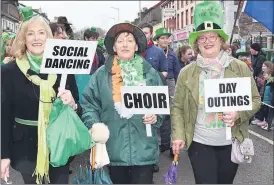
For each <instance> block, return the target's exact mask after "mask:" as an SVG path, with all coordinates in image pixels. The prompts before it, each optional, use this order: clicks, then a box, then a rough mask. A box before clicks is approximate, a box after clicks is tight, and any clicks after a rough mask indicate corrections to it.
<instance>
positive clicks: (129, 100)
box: [121, 86, 170, 115]
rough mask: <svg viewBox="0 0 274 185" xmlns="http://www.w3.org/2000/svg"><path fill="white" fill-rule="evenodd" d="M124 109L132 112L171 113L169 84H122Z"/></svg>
mask: <svg viewBox="0 0 274 185" xmlns="http://www.w3.org/2000/svg"><path fill="white" fill-rule="evenodd" d="M121 95H122V111H130V112H131V113H132V114H144V115H146V114H164V115H169V114H170V108H169V95H168V87H167V86H122V87H121Z"/></svg>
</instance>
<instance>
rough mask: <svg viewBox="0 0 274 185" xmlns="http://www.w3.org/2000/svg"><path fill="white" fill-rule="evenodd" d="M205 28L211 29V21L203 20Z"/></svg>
mask: <svg viewBox="0 0 274 185" xmlns="http://www.w3.org/2000/svg"><path fill="white" fill-rule="evenodd" d="M204 26H205V30H213V22H211V21H205V22H204Z"/></svg>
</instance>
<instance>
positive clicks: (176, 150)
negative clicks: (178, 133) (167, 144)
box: [172, 140, 185, 155]
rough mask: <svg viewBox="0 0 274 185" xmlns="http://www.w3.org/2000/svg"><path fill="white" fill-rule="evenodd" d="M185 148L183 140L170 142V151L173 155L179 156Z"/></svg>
mask: <svg viewBox="0 0 274 185" xmlns="http://www.w3.org/2000/svg"><path fill="white" fill-rule="evenodd" d="M184 146H185V141H184V140H175V141H172V150H173V154H174V155H175V154H179V153H180V150H181V149H183V148H184Z"/></svg>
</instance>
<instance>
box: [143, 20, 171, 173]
mask: <svg viewBox="0 0 274 185" xmlns="http://www.w3.org/2000/svg"><path fill="white" fill-rule="evenodd" d="M139 27H140V28H141V29H142V31H143V32H144V34H145V35H146V38H147V49H146V50H145V51H144V52H143V53H142V56H143V57H144V58H145V59H146V61H148V62H149V63H150V64H151V65H152V67H153V68H154V69H155V70H156V71H158V72H159V73H160V74H161V75H160V76H161V78H162V81H163V83H164V84H165V85H167V82H166V78H167V75H168V62H167V57H166V55H165V53H164V51H163V50H162V49H160V48H158V47H157V46H155V45H154V44H153V41H152V38H153V36H152V33H153V27H152V26H151V25H150V24H148V23H143V24H140V25H139ZM158 134H159V137H158V139H159V145H161V137H160V130H158ZM158 171H159V166H158V165H157V164H155V165H154V172H158Z"/></svg>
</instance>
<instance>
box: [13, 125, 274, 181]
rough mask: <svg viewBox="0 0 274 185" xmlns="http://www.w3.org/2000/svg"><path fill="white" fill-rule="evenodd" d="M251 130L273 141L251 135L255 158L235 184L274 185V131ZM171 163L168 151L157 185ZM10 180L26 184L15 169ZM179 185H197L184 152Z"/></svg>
mask: <svg viewBox="0 0 274 185" xmlns="http://www.w3.org/2000/svg"><path fill="white" fill-rule="evenodd" d="M250 130H252V131H253V132H256V133H258V134H260V135H262V136H263V137H264V138H268V139H269V140H272V144H270V143H269V142H267V141H266V140H264V139H262V138H259V137H257V136H255V135H252V134H250V138H251V139H252V140H253V143H254V147H255V157H254V160H253V162H252V163H251V164H243V165H240V166H239V169H238V173H237V175H236V177H235V180H234V184H239V183H244V184H273V131H270V132H268V131H264V130H262V129H261V128H259V127H257V126H255V125H251V126H250ZM88 160H89V153H88V152H85V153H83V154H82V155H79V156H77V157H76V158H75V160H74V161H73V163H72V164H71V169H72V170H73V174H71V175H70V182H71V179H72V178H73V177H74V176H75V173H76V172H77V169H78V168H79V165H80V164H85V163H87V162H88ZM171 162H172V159H171V158H170V157H169V152H168V151H167V152H165V153H162V154H161V157H160V171H159V172H158V173H155V174H154V183H155V184H164V180H163V175H164V174H165V173H166V172H167V170H168V168H169V166H170V165H171ZM10 180H11V181H12V183H13V184H23V183H24V181H23V179H22V177H21V175H20V173H18V172H16V171H15V170H13V169H12V170H11V178H10ZM178 184H195V181H194V177H193V172H192V168H191V165H190V162H189V158H188V156H187V152H186V151H182V152H181V154H180V161H179V165H178Z"/></svg>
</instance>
